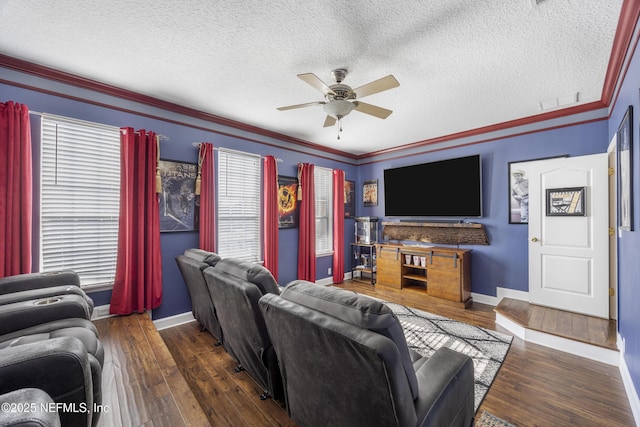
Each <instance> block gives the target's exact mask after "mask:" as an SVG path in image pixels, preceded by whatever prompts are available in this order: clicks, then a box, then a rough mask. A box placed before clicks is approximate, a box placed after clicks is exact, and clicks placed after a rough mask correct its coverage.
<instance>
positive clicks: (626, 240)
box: [609, 23, 640, 390]
mask: <svg viewBox="0 0 640 427" xmlns="http://www.w3.org/2000/svg"><path fill="white" fill-rule="evenodd" d="M638 27H639V25H638V24H637V23H636V31H638ZM632 46H633V48H634V49H635V47H636V46H635V45H633V44H632ZM629 54H633V56H632V59H631V61H630V63H629V69H628V70H627V72H626V75H625V76H626V77H625V78H624V80H623V82H622V84H621V86H620V92H619V95H618V98H617V100H616V102H615V104H614V105H613V106H612V107H613V108H612V109H611V115H610V119H609V137H610V138H612V137H613V135H615V133H616V132H617V130H618V127H619V126H620V122H621V121H622V118H623V116H624V114H625V113H626V111H627V108H628V107H629V105H632V106H633V146H632V155H633V165H632V171H633V184H632V185H633V225H634V231H622V232H620V233H619V237H618V309H619V313H618V332H619V334H620V336H621V337H622V339H624V341H625V354H624V360H625V363H626V365H627V368H628V370H629V373H630V374H631V379H632V380H633V384H634V387H635V389H636V390H638V389H639V387H640V327H638V324H639V322H640V321H639V320H638V307H639V306H640V280H639V278H640V262H638V260H640V233H639V232H638V230H640V207H639V204H640V191H639V190H640V180H639V179H638V176H639V172H640V162H639V161H638V159H639V157H640V156H639V154H640V150H639V146H638V140H639V138H640V131H639V127H638V124H640V99H639V88H640V54H638V51H637V50H635V51H633V52H629Z"/></svg>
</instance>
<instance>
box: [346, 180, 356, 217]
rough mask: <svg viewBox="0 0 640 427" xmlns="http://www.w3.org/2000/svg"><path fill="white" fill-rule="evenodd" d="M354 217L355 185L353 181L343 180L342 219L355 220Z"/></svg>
mask: <svg viewBox="0 0 640 427" xmlns="http://www.w3.org/2000/svg"><path fill="white" fill-rule="evenodd" d="M355 216H356V183H355V181H348V180H346V179H345V180H344V217H345V218H355Z"/></svg>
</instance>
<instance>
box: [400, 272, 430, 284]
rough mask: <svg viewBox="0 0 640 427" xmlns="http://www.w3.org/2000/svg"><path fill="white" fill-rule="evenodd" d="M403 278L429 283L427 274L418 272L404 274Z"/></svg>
mask: <svg viewBox="0 0 640 427" xmlns="http://www.w3.org/2000/svg"><path fill="white" fill-rule="evenodd" d="M402 278H403V279H409V280H415V281H416V282H424V283H427V277H426V276H419V275H417V274H403V275H402Z"/></svg>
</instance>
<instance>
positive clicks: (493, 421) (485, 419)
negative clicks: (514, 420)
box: [475, 411, 516, 427]
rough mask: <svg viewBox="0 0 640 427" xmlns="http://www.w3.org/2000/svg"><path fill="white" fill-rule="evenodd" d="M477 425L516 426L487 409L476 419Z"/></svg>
mask: <svg viewBox="0 0 640 427" xmlns="http://www.w3.org/2000/svg"><path fill="white" fill-rule="evenodd" d="M475 427H516V426H515V424H511V423H509V422H507V421H505V420H503V419H502V418H498V417H496V416H495V415H493V414H490V413H489V412H487V411H482V415H481V416H480V418H479V419H478V421H476V425H475Z"/></svg>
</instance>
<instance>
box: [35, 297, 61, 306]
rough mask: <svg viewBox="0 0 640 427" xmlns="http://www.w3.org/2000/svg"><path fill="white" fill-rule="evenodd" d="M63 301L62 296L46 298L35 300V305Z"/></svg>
mask: <svg viewBox="0 0 640 427" xmlns="http://www.w3.org/2000/svg"><path fill="white" fill-rule="evenodd" d="M60 301H62V298H60V297H53V298H44V299H39V300H37V301H34V302H33V305H51V304H55V303H58V302H60Z"/></svg>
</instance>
